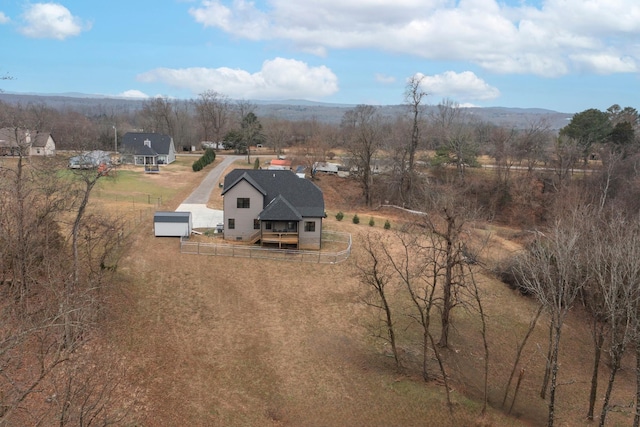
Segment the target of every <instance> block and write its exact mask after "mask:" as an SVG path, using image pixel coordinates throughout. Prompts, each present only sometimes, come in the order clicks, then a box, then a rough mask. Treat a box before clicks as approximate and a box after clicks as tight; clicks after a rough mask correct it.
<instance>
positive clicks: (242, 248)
mask: <svg viewBox="0 0 640 427" xmlns="http://www.w3.org/2000/svg"><path fill="white" fill-rule="evenodd" d="M322 241H323V244H324V243H331V244H332V246H342V245H344V249H342V250H339V251H325V250H318V251H308V250H297V249H272V248H265V247H261V246H256V245H245V244H230V243H205V242H196V241H191V240H189V239H188V238H184V237H181V238H180V253H183V254H197V255H213V256H231V257H241V258H256V259H272V260H279V261H295V262H310V263H319V264H338V263H341V262H344V261H346V260H347V259H348V258H349V255H351V234H349V233H340V232H337V231H324V232H323V233H322Z"/></svg>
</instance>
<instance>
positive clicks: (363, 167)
mask: <svg viewBox="0 0 640 427" xmlns="http://www.w3.org/2000/svg"><path fill="white" fill-rule="evenodd" d="M342 130H343V132H344V138H345V144H346V146H347V150H348V151H349V154H350V156H351V160H352V162H353V163H354V166H356V168H357V175H358V177H359V179H360V183H361V184H362V191H363V194H364V199H365V203H366V205H367V206H371V202H372V197H371V196H372V194H371V189H372V181H373V175H372V170H371V169H372V166H373V161H374V159H375V155H376V153H377V152H378V149H379V148H380V144H381V142H382V132H383V127H382V118H381V117H380V115H379V114H378V113H377V111H376V108H375V107H374V106H371V105H358V106H357V107H356V108H354V109H353V110H349V111H347V112H346V113H345V114H344V116H343V117H342Z"/></svg>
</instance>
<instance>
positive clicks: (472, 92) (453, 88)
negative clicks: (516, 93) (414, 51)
mask: <svg viewBox="0 0 640 427" xmlns="http://www.w3.org/2000/svg"><path fill="white" fill-rule="evenodd" d="M416 77H417V78H418V79H421V80H422V82H421V84H420V86H421V88H422V89H423V90H424V91H425V92H427V93H428V94H429V95H432V96H435V97H440V96H443V97H446V98H452V99H461V100H474V99H475V100H489V99H495V98H497V97H499V96H500V91H499V90H498V89H497V88H495V87H493V86H490V85H489V84H488V83H487V82H485V81H484V80H482V79H481V78H479V77H478V76H476V75H475V74H474V73H473V72H471V71H463V72H462V73H456V72H455V71H445V72H444V73H442V74H436V75H433V76H426V75H424V74H421V73H418V74H416Z"/></svg>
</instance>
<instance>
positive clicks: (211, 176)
mask: <svg viewBox="0 0 640 427" xmlns="http://www.w3.org/2000/svg"><path fill="white" fill-rule="evenodd" d="M243 157H244V156H225V157H224V158H223V159H222V161H221V162H220V163H218V165H217V166H216V167H215V168H213V169H211V171H210V172H209V173H208V174H207V176H205V177H204V179H203V180H202V182H201V183H200V185H199V186H198V188H196V189H195V190H193V193H191V194H190V195H189V197H187V198H186V199H185V200H184V202H182V204H189V205H193V204H203V205H206V204H207V202H208V201H209V197H210V196H211V192H212V191H213V189H214V188H217V187H218V183H219V182H220V180H221V179H222V174H223V173H224V171H225V170H226V169H227V167H229V165H231V164H232V163H233V162H235V161H236V160H238V159H241V158H243Z"/></svg>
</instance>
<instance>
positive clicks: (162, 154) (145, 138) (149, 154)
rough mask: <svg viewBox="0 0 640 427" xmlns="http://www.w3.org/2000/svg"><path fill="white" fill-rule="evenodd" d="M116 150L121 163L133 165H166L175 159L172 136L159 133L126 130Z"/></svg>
mask: <svg viewBox="0 0 640 427" xmlns="http://www.w3.org/2000/svg"><path fill="white" fill-rule="evenodd" d="M118 151H119V152H120V153H121V154H122V162H123V163H133V164H134V165H144V166H148V165H151V166H156V165H168V164H170V163H173V162H175V160H176V148H175V145H174V144H173V138H172V137H170V136H169V135H164V134H161V133H149V132H127V133H125V134H124V136H123V137H122V142H121V145H120V147H118Z"/></svg>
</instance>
